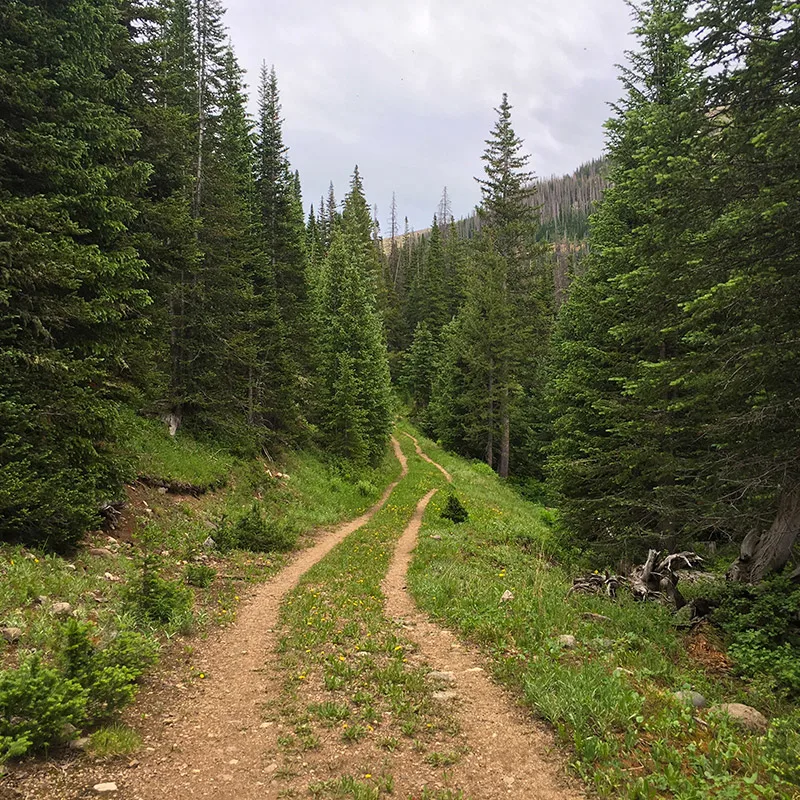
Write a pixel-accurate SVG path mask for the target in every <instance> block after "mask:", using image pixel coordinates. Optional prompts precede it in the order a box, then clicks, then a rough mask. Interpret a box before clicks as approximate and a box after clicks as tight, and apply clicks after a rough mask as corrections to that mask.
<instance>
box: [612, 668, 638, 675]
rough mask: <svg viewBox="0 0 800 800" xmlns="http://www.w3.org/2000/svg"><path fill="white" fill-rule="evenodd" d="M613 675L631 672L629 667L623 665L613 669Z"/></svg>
mask: <svg viewBox="0 0 800 800" xmlns="http://www.w3.org/2000/svg"><path fill="white" fill-rule="evenodd" d="M614 675H616V676H617V677H619V676H620V675H633V672H631V670H629V669H625V667H617V668H616V669H615V670H614Z"/></svg>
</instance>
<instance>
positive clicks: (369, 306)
mask: <svg viewBox="0 0 800 800" xmlns="http://www.w3.org/2000/svg"><path fill="white" fill-rule="evenodd" d="M376 263H377V255H376V254H375V252H374V246H373V243H372V240H371V220H370V216H369V210H368V207H367V204H366V201H365V199H364V194H363V187H362V183H361V178H360V175H359V173H358V169H356V171H355V173H354V175H353V180H352V182H351V186H350V192H349V194H348V195H347V198H346V200H345V205H344V213H343V215H342V222H341V225H338V226H337V227H336V228H335V229H334V234H333V241H332V242H331V246H330V250H329V251H328V254H327V257H326V260H325V263H324V266H323V269H322V274H321V279H320V286H319V292H318V298H317V326H316V329H317V331H318V339H319V341H318V349H317V352H318V356H317V370H316V379H317V392H316V394H317V404H318V406H317V422H318V425H319V428H320V431H321V433H322V439H323V443H324V444H325V446H326V447H327V448H328V449H329V450H330V451H331V452H333V453H336V454H338V455H340V456H343V457H345V458H348V459H350V460H352V461H354V462H356V463H358V462H366V461H369V462H372V463H375V462H377V461H378V460H379V459H380V457H381V455H382V454H383V452H384V450H385V447H386V441H387V438H388V435H389V430H390V428H391V409H390V393H389V367H388V361H387V357H386V346H385V343H384V340H383V333H382V328H381V318H380V314H379V311H378V308H377V297H376V289H375V274H376Z"/></svg>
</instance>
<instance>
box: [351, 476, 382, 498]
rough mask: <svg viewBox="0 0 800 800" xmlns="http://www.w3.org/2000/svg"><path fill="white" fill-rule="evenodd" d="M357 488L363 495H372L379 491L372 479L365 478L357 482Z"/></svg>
mask: <svg viewBox="0 0 800 800" xmlns="http://www.w3.org/2000/svg"><path fill="white" fill-rule="evenodd" d="M356 489H358V493H359V494H360V495H361V496H362V497H372V496H373V495H375V494H377V493H378V490H377V488H376V487H375V484H374V483H372V482H371V481H367V480H364V479H363V478H362V479H361V480H360V481H359V482H358V483H357V484H356Z"/></svg>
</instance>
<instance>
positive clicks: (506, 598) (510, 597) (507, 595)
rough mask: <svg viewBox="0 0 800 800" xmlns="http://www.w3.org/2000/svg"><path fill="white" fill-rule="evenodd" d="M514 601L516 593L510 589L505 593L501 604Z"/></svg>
mask: <svg viewBox="0 0 800 800" xmlns="http://www.w3.org/2000/svg"><path fill="white" fill-rule="evenodd" d="M513 599H514V592H512V591H511V590H510V589H506V590H505V591H504V592H503V595H502V597H501V598H500V602H501V603H507V602H508V601H509V600H513Z"/></svg>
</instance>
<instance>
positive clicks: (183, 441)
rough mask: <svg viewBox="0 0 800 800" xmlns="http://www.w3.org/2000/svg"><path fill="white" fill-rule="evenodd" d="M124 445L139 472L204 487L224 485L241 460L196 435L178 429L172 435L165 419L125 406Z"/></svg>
mask: <svg viewBox="0 0 800 800" xmlns="http://www.w3.org/2000/svg"><path fill="white" fill-rule="evenodd" d="M120 416H121V431H120V438H121V440H122V442H121V445H122V449H123V451H124V452H125V453H127V454H128V456H129V458H130V459H131V461H132V463H133V465H134V469H135V471H136V474H137V475H146V476H148V477H150V478H155V479H158V480H162V481H164V482H172V481H175V482H179V483H185V484H190V485H192V486H196V487H198V488H201V489H210V488H219V487H221V486H224V485H225V483H226V482H227V481H228V479H229V477H230V475H231V474H232V473H234V472H235V471H236V470H237V468H239V467H240V466H241V461H240V460H239V459H237V458H235V457H233V456H232V455H231V454H230V453H229V452H227V451H226V450H225V449H224V448H221V447H215V446H214V445H212V444H208V443H204V442H200V441H197V440H195V439H193V438H192V437H191V436H189V435H187V434H185V433H183V432H182V431H180V430H179V431H178V433H177V434H176V435H175V436H174V437H173V436H170V435H169V431H168V430H167V427H166V425H164V423H163V422H160V421H158V420H152V419H144V418H142V417H139V416H137V415H136V414H134V413H133V412H132V411H131V410H130V409H126V408H122V409H121V410H120Z"/></svg>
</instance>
